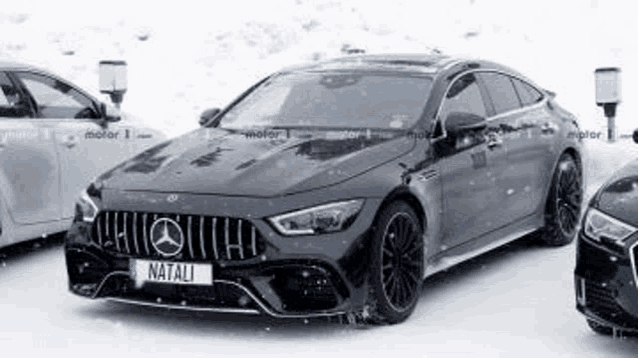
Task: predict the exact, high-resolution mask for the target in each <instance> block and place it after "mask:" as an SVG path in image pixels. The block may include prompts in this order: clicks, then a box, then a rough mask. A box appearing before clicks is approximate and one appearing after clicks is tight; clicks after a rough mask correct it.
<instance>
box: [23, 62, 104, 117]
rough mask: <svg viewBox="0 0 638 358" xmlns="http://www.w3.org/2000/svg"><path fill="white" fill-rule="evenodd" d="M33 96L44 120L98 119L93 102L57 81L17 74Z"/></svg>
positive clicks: (67, 85) (26, 73)
mask: <svg viewBox="0 0 638 358" xmlns="http://www.w3.org/2000/svg"><path fill="white" fill-rule="evenodd" d="M16 75H17V76H18V78H19V79H20V80H21V81H22V83H23V85H24V86H25V87H26V88H27V90H28V91H29V92H30V93H31V96H33V99H34V100H35V102H36V104H37V105H38V111H39V113H40V117H42V118H98V115H97V113H96V111H95V106H94V104H93V101H92V100H91V99H90V98H88V97H86V96H85V95H83V94H82V93H80V92H79V91H78V90H76V89H75V88H73V87H72V86H71V85H69V84H67V83H64V82H62V81H59V80H57V79H54V78H51V77H47V76H43V75H39V74H35V73H29V72H18V73H16Z"/></svg>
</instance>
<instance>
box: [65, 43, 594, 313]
mask: <svg viewBox="0 0 638 358" xmlns="http://www.w3.org/2000/svg"><path fill="white" fill-rule="evenodd" d="M200 123H201V124H202V127H203V128H200V129H199V130H196V131H194V132H192V133H189V134H186V135H184V136H182V137H179V138H175V139H172V140H169V141H167V142H165V143H163V144H161V145H158V146H156V147H154V148H152V149H149V150H147V151H145V152H144V153H142V154H140V155H138V156H137V157H135V158H132V159H131V160H129V161H126V162H124V163H122V164H120V165H118V166H117V167H116V168H113V169H112V170H110V171H108V172H107V173H104V174H103V175H101V176H100V177H99V178H97V179H96V180H95V182H93V183H92V184H91V185H90V186H89V187H88V188H87V190H86V191H85V192H83V193H82V195H81V198H80V199H79V201H78V203H77V206H76V217H75V222H74V224H73V225H72V227H71V228H70V230H69V231H68V234H67V236H66V246H65V249H66V260H67V268H68V276H69V288H70V290H71V292H73V293H75V294H78V295H82V296H85V297H90V298H109V299H112V300H117V301H123V302H130V303H138V304H145V305H157V306H163V307H174V308H185V309H193V310H211V311H222V312H238V313H260V312H265V313H267V314H269V315H272V316H276V317H315V316H331V315H344V314H345V315H347V316H348V317H349V318H353V319H355V320H361V321H364V322H374V323H398V322H401V321H404V320H405V319H406V318H407V317H408V316H409V315H410V314H411V313H412V312H413V310H414V308H415V305H416V303H417V300H418V297H419V294H420V288H421V284H422V282H423V279H424V278H425V277H426V276H428V275H431V274H432V273H434V272H437V271H440V270H444V269H446V268H448V267H450V266H452V265H454V264H456V263H459V262H461V261H463V260H466V259H468V258H470V257H473V256H476V255H479V254H481V253H483V252H486V251H488V250H491V249H493V248H495V247H497V246H499V245H503V244H505V243H507V242H510V241H512V240H514V239H516V238H519V237H521V236H522V235H524V234H527V233H530V232H533V231H537V230H539V229H541V230H543V235H541V236H542V238H543V239H544V241H545V242H546V243H547V244H549V245H553V246H558V245H565V244H568V243H570V242H571V241H572V240H573V238H574V236H575V230H576V226H577V224H578V218H579V213H580V206H581V191H582V189H581V188H582V175H581V162H582V160H581V153H580V146H581V143H580V142H579V140H578V139H574V138H575V137H576V136H574V135H572V134H573V133H576V132H577V131H578V126H577V122H576V119H575V118H574V116H573V115H571V114H570V113H568V112H567V111H565V110H564V109H562V108H561V107H560V106H559V105H558V104H557V103H556V101H555V100H554V94H553V93H551V92H548V91H545V90H543V89H541V88H539V87H538V86H536V85H535V84H534V83H533V82H532V81H530V80H529V79H527V78H525V77H524V76H523V75H521V74H520V73H518V72H516V71H514V70H512V69H509V68H507V67H504V66H501V65H498V64H495V63H492V62H487V61H478V60H477V61H475V60H463V59H457V58H451V57H446V56H442V55H357V56H353V57H347V58H341V59H335V60H330V61H327V62H322V63H314V64H310V65H305V66H298V67H295V68H290V69H286V70H282V71H280V72H278V73H275V74H273V75H271V76H269V77H267V78H265V79H263V80H262V81H260V82H259V83H257V84H256V85H254V86H253V87H251V88H250V89H248V90H247V91H246V92H245V93H244V94H242V95H241V96H240V97H239V98H238V99H237V100H235V101H234V102H232V103H231V104H230V105H229V106H227V107H226V108H225V109H223V110H219V109H211V110H208V111H206V112H204V114H203V115H202V118H201V119H200Z"/></svg>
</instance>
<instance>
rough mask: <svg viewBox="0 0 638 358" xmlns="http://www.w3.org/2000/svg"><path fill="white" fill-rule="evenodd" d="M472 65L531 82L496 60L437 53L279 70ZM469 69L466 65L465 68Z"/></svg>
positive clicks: (420, 69) (435, 70)
mask: <svg viewBox="0 0 638 358" xmlns="http://www.w3.org/2000/svg"><path fill="white" fill-rule="evenodd" d="M464 64H466V65H471V68H477V69H485V70H492V71H501V72H505V73H510V74H512V75H515V76H517V77H520V78H522V79H525V80H527V81H528V82H531V81H530V80H529V79H528V78H527V77H526V76H524V75H522V74H521V73H520V72H519V71H516V70H514V69H513V68H511V67H508V66H504V65H501V64H499V63H496V62H492V61H487V60H482V59H476V58H465V57H456V56H448V55H443V54H439V53H432V54H418V53H412V54H410V53H406V54H400V53H390V54H364V55H350V56H346V57H338V58H335V59H330V60H326V61H321V62H314V63H306V64H301V65H296V66H290V67H286V68H284V69H283V70H282V71H281V72H288V71H322V70H340V69H343V70H366V69H369V70H389V71H400V72H412V73H428V74H432V75H436V74H439V73H441V72H444V71H445V70H447V69H450V68H451V67H453V66H454V65H464ZM468 68H469V67H468Z"/></svg>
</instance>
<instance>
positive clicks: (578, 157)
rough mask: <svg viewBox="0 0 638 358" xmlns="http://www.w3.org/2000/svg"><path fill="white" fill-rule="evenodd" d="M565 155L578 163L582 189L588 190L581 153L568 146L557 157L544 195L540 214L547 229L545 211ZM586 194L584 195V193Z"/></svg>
mask: <svg viewBox="0 0 638 358" xmlns="http://www.w3.org/2000/svg"><path fill="white" fill-rule="evenodd" d="M564 154H568V155H569V156H570V157H572V159H574V161H575V162H576V166H577V167H578V170H579V171H580V174H581V187H582V188H583V190H584V188H586V186H585V185H586V183H585V180H586V176H585V174H584V171H583V159H582V155H581V153H580V151H579V150H578V149H576V148H574V147H573V146H568V147H565V148H563V150H562V151H561V152H560V154H559V155H558V156H556V160H555V161H554V164H553V166H552V171H551V172H550V177H549V181H548V185H547V187H546V188H545V193H544V195H543V202H542V203H541V205H540V207H539V213H541V214H542V216H541V217H542V221H543V224H542V225H543V227H545V219H546V218H545V211H546V209H547V204H548V200H549V194H550V189H551V187H552V185H553V182H554V173H556V170H557V169H558V165H559V164H560V158H561V157H562V156H563V155H564ZM583 194H584V193H583Z"/></svg>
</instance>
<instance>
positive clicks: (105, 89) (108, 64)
mask: <svg viewBox="0 0 638 358" xmlns="http://www.w3.org/2000/svg"><path fill="white" fill-rule="evenodd" d="M126 86H127V74H126V62H125V61H100V92H101V93H107V94H109V95H110V96H111V101H112V102H113V103H114V104H115V105H116V106H119V104H120V103H122V99H123V98H124V93H126Z"/></svg>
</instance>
